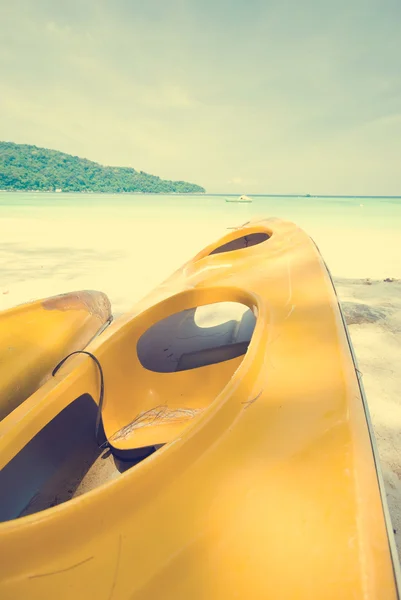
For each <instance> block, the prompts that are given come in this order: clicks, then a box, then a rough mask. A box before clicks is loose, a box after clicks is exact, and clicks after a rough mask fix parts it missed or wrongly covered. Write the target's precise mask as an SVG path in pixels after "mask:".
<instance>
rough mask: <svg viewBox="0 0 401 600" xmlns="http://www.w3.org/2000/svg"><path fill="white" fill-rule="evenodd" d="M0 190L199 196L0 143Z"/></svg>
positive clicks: (183, 185)
mask: <svg viewBox="0 0 401 600" xmlns="http://www.w3.org/2000/svg"><path fill="white" fill-rule="evenodd" d="M0 190H25V191H28V190H35V191H43V192H45V191H55V190H62V191H63V192H112V193H115V192H144V193H172V192H176V193H181V194H182V193H203V192H204V191H205V190H204V188H202V187H200V186H199V185H195V184H193V183H187V182H186V181H167V180H164V179H160V177H156V176H155V175H148V174H147V173H144V172H143V171H135V169H131V168H129V167H103V166H102V165H99V164H98V163H95V162H92V161H91V160H86V159H85V158H78V156H71V155H70V154H64V153H63V152H57V151H56V150H47V149H46V148H37V147H36V146H28V145H27V144H13V143H12V142H0Z"/></svg>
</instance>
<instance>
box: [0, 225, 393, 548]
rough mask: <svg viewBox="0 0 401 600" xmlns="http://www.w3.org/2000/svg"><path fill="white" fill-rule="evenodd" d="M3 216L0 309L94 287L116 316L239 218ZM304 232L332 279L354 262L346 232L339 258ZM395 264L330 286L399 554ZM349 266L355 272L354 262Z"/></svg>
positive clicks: (334, 245) (330, 247)
mask: <svg viewBox="0 0 401 600" xmlns="http://www.w3.org/2000/svg"><path fill="white" fill-rule="evenodd" d="M4 221H6V219H4ZM9 221H10V223H8V227H7V223H5V222H3V228H4V236H3V239H2V240H1V242H0V265H1V272H0V275H1V277H0V309H5V308H8V307H11V306H15V305H16V304H20V303H22V302H27V301H30V300H34V299H37V298H40V297H47V296H52V295H55V294H59V293H64V292H68V291H75V290H80V289H98V290H102V291H104V292H105V293H106V294H107V295H108V296H109V298H110V300H111V302H112V306H113V312H114V314H115V315H118V314H121V313H123V312H125V311H126V310H127V309H129V308H130V307H131V306H132V305H133V304H134V303H135V302H136V301H138V300H139V299H140V298H141V297H142V296H143V295H144V294H145V293H147V292H148V291H150V290H151V289H152V288H153V287H155V286H156V285H157V284H158V283H159V282H160V281H162V280H163V279H165V278H166V277H167V276H168V275H169V274H170V273H171V272H172V271H174V270H175V269H176V268H178V267H179V266H180V265H181V264H182V263H183V262H184V261H185V260H187V259H189V258H190V257H191V256H193V255H195V254H196V253H197V252H198V251H199V249H200V248H202V247H203V246H204V245H206V244H207V243H210V242H211V241H213V240H215V239H216V238H218V237H220V236H221V235H222V234H223V233H224V232H225V231H226V228H227V226H229V225H235V224H238V223H235V222H233V223H231V222H223V221H222V222H215V223H211V224H210V225H209V226H208V227H205V226H203V227H199V229H198V230H196V228H195V229H194V226H193V223H192V224H191V226H185V224H184V225H182V224H181V226H180V228H177V227H175V229H172V228H171V227H166V224H165V222H164V221H162V220H160V221H157V220H156V219H153V220H152V223H151V227H150V224H144V227H143V228H136V230H135V235H133V231H132V222H131V223H124V222H123V221H122V220H121V218H120V219H119V220H116V221H115V223H113V222H110V219H107V220H98V221H97V222H96V223H95V224H94V225H93V224H92V226H91V227H88V223H83V224H81V225H79V223H78V222H74V221H71V223H68V222H64V223H63V228H61V227H60V224H57V226H55V223H48V222H46V221H43V220H38V221H36V222H35V227H32V222H31V221H29V222H28V221H27V222H23V221H21V220H18V222H17V219H15V220H14V219H9ZM14 221H15V222H14ZM187 225H188V224H187ZM313 237H314V238H315V240H316V241H317V242H318V245H319V246H320V249H321V251H322V253H323V255H324V258H325V259H326V261H327V262H328V264H329V267H330V269H331V271H332V273H333V274H334V276H335V275H336V273H342V274H344V275H345V276H347V277H348V275H349V273H350V271H349V269H350V261H349V260H348V258H349V256H351V254H352V255H353V256H354V261H357V260H361V259H360V258H358V257H360V253H359V255H356V254H355V252H354V247H353V243H354V240H353V238H352V237H350V241H349V244H348V246H347V244H346V239H345V237H344V238H343V239H342V254H339V252H338V251H337V246H338V236H337V235H336V236H334V235H333V237H332V245H330V239H329V237H328V236H327V235H325V234H324V232H323V233H322V235H321V240H322V243H320V240H319V238H318V236H317V235H314V236H313ZM376 237H377V236H376ZM156 240H157V242H155V241H156ZM365 243H366V241H365ZM394 243H395V242H394ZM377 247H378V246H376V248H377ZM366 248H367V249H368V245H366ZM373 250H374V248H373V249H372V256H373ZM367 251H368V250H367ZM392 256H394V255H392ZM397 256H398V255H397ZM329 258H331V260H329ZM394 260H395V259H394ZM397 260H398V259H397ZM333 262H334V263H335V264H334V268H333ZM399 263H400V261H399V260H398V262H397V264H396V265H395V266H396V268H395V269H394V270H393V269H390V268H389V267H390V266H393V264H392V263H391V264H390V263H389V262H386V261H383V264H382V266H380V256H379V257H378V256H377V253H376V254H375V262H374V263H373V262H372V263H371V267H372V269H373V271H372V273H374V275H371V276H372V277H373V276H377V275H378V274H379V273H380V269H381V278H380V279H376V280H372V281H369V280H366V279H365V280H363V279H351V278H350V277H348V278H347V279H341V278H338V277H335V284H336V287H337V291H338V295H339V297H340V301H341V302H342V303H343V307H344V311H345V315H346V318H347V322H348V324H349V328H350V334H351V338H352V342H353V345H354V349H355V352H356V355H357V359H358V362H359V368H360V370H361V371H362V373H363V381H364V386H365V391H366V395H367V399H368V403H369V407H370V412H371V416H372V421H373V426H374V431H375V435H376V439H377V444H378V448H379V453H380V458H381V463H382V468H383V472H384V479H385V485H386V491H387V495H388V501H389V507H390V512H391V517H392V521H393V527H394V530H395V532H396V540H397V545H398V551H399V553H400V554H401V436H400V431H401V395H400V390H401V369H400V359H401V280H399V279H398V280H394V281H392V282H384V281H383V279H385V278H387V277H391V276H393V277H397V276H398V277H399V274H398V271H397V269H398V270H400V264H399ZM363 264H364V269H363V271H364V272H363V274H362V273H360V275H361V276H365V274H366V273H367V272H368V271H369V260H368V259H367V258H365V259H364V261H363ZM394 264H395V263H394ZM353 268H354V267H353ZM354 271H357V272H358V273H359V272H360V269H359V264H356V262H355V269H354ZM354 271H353V272H354ZM389 271H390V272H389ZM351 276H352V275H351ZM379 276H380V275H379Z"/></svg>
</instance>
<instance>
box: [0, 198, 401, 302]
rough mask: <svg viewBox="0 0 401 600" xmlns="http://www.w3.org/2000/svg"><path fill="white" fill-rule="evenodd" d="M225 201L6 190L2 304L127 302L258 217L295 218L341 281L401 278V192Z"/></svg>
mask: <svg viewBox="0 0 401 600" xmlns="http://www.w3.org/2000/svg"><path fill="white" fill-rule="evenodd" d="M225 197H228V196H227V195H226V196H224V195H197V196H195V195H140V194H114V195H113V194H110V195H109V194H63V193H44V194H40V193H34V192H32V193H18V192H17V193H6V192H0V227H1V238H0V274H1V280H0V300H2V306H3V307H5V305H12V304H15V303H16V302H19V301H26V300H28V299H31V298H33V297H39V296H46V295H51V294H53V293H59V292H62V291H68V290H71V289H78V288H81V289H83V288H86V289H103V290H104V291H106V293H108V294H109V295H110V297H111V298H112V299H114V302H115V303H116V304H117V305H118V306H120V307H124V308H125V307H127V306H130V305H131V304H132V302H133V301H135V300H136V299H138V298H139V297H140V296H141V295H143V294H144V293H146V292H147V291H149V289H151V288H152V287H153V286H154V285H157V283H159V281H160V280H161V279H163V278H164V277H167V276H168V275H169V274H170V273H171V271H172V270H174V269H176V268H178V267H179V266H180V265H181V264H182V263H183V262H185V261H186V260H188V259H189V258H191V256H193V255H194V254H195V253H197V252H198V251H199V250H200V249H201V248H202V247H203V246H204V245H205V244H207V243H210V242H212V241H213V240H215V239H216V238H218V237H220V236H221V235H224V234H225V233H226V231H227V227H232V226H236V225H240V224H242V223H245V222H246V221H248V220H249V219H250V218H253V217H280V218H283V219H288V220H291V221H294V222H296V223H297V224H298V225H299V226H301V227H302V228H303V229H305V230H306V232H307V233H308V234H309V235H311V236H312V237H313V239H314V240H315V242H316V243H317V244H318V246H319V248H320V250H321V252H322V254H323V256H324V258H325V260H326V262H327V264H328V266H329V268H330V270H331V272H332V273H333V275H334V276H335V277H346V278H367V277H369V278H372V279H377V278H386V277H394V278H401V198H355V197H354V198H352V197H350V198H344V197H320V198H316V197H313V198H310V197H290V196H288V197H286V196H281V197H278V196H275V197H272V196H253V202H252V203H250V204H235V203H227V202H225ZM2 295H3V297H1V296H2Z"/></svg>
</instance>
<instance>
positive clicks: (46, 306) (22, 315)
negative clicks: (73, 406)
mask: <svg viewBox="0 0 401 600" xmlns="http://www.w3.org/2000/svg"><path fill="white" fill-rule="evenodd" d="M110 318H111V312H110V302H109V300H108V298H107V296H105V294H103V293H101V292H86V291H85V292H76V293H69V294H63V295H60V296H54V297H52V298H46V299H45V300H37V301H36V302H31V303H28V304H22V305H20V306H17V307H15V308H10V309H8V310H4V311H2V312H0V329H1V336H0V420H1V419H3V418H4V417H6V416H7V415H8V414H9V413H10V412H11V411H13V410H14V409H15V408H16V407H17V406H19V404H21V402H23V401H24V400H26V399H27V398H28V397H29V396H31V395H32V394H33V392H35V391H36V390H37V389H38V388H39V387H40V386H41V385H42V384H43V383H44V382H45V381H46V380H47V379H49V377H50V376H51V372H52V369H53V368H54V367H55V366H56V364H57V363H58V362H59V361H60V360H61V359H62V358H63V357H64V356H65V354H66V353H67V352H72V351H73V350H78V349H80V348H83V347H85V346H86V345H87V344H88V343H89V342H90V341H91V340H92V338H93V337H94V336H95V335H96V333H97V332H98V331H99V330H100V329H101V328H102V327H103V326H104V325H105V324H106V323H107V322H108V321H109V320H110Z"/></svg>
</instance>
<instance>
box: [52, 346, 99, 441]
mask: <svg viewBox="0 0 401 600" xmlns="http://www.w3.org/2000/svg"><path fill="white" fill-rule="evenodd" d="M74 354H86V355H87V356H90V358H92V359H93V360H94V361H95V363H96V364H97V367H98V369H99V373H100V395H99V404H98V409H97V415H96V425H95V438H96V441H97V444H98V446H99V448H101V447H105V446H106V445H107V444H105V442H104V440H103V441H100V440H99V431H100V425H101V422H102V408H103V399H104V377H103V369H102V365H101V364H100V362H99V361H98V359H97V358H96V356H95V355H94V354H91V352H87V351H86V350H76V351H75V352H71V354H68V355H67V356H65V357H64V358H63V360H61V361H60V362H59V363H58V365H57V366H56V367H55V368H54V369H53V372H52V376H53V377H54V375H55V374H56V373H57V371H58V370H59V369H60V367H62V365H63V364H64V363H65V361H66V360H67V358H70V356H73V355H74Z"/></svg>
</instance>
